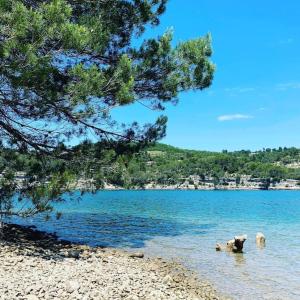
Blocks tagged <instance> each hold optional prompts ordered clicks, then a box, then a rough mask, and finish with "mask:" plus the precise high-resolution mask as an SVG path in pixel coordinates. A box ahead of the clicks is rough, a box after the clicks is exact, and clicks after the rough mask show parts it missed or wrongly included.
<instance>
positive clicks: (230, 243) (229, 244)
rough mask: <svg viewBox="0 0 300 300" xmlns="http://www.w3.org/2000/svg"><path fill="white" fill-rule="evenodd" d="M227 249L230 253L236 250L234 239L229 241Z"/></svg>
mask: <svg viewBox="0 0 300 300" xmlns="http://www.w3.org/2000/svg"><path fill="white" fill-rule="evenodd" d="M226 248H227V250H228V251H233V248H234V239H232V240H229V241H228V242H227V244H226Z"/></svg>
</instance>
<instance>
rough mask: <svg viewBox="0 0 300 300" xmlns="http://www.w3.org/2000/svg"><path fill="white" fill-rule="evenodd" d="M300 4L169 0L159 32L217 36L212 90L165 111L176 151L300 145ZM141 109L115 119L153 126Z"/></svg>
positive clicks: (133, 108) (150, 116)
mask: <svg viewBox="0 0 300 300" xmlns="http://www.w3.org/2000/svg"><path fill="white" fill-rule="evenodd" d="M299 11H300V1H299V0H289V1H279V0H264V1H257V0H252V1H239V0H228V1H223V0H186V1H183V0H170V1H169V3H168V6H167V11H166V12H165V14H164V15H163V16H162V18H161V24H160V26H159V27H158V28H155V29H152V30H150V32H147V37H149V36H156V35H159V34H162V33H163V32H164V31H166V30H167V29H168V28H170V27H173V28H174V42H178V41H183V40H187V39H190V38H195V37H199V36H202V35H204V34H206V33H207V32H210V33H211V34H212V38H213V49H214V54H213V57H212V60H213V62H214V63H215V64H216V66H217V70H216V73H215V79H214V82H213V85H212V86H211V87H210V88H209V89H207V90H205V91H202V92H200V91H199V92H198V91H197V92H187V93H183V94H180V95H179V103H178V104H177V106H168V107H167V110H166V111H165V112H164V114H166V115H167V116H168V118H169V122H168V130H167V137H166V138H165V139H164V140H163V141H162V142H164V143H167V144H171V145H174V146H178V147H182V148H188V149H201V150H218V151H219V150H222V149H228V150H239V149H251V150H256V149H262V148H267V147H271V148H274V147H279V146H296V147H300V57H299V55H300V34H299V33H300V21H299ZM159 114H161V113H155V112H153V111H149V110H147V109H146V108H145V107H143V106H141V105H133V106H128V107H126V108H121V109H118V110H116V111H115V112H114V113H113V116H114V117H116V118H117V119H118V120H122V121H132V120H137V121H139V122H141V123H144V122H148V121H153V120H155V119H156V117H157V115H159Z"/></svg>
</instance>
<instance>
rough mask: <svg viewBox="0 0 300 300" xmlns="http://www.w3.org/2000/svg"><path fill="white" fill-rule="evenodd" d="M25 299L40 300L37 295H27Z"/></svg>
mask: <svg viewBox="0 0 300 300" xmlns="http://www.w3.org/2000/svg"><path fill="white" fill-rule="evenodd" d="M25 299H26V300H39V298H38V297H37V296H35V295H27V296H26V298H25Z"/></svg>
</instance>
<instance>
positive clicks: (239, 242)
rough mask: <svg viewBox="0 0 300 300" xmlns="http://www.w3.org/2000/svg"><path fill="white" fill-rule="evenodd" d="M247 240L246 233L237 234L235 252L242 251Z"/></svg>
mask: <svg viewBox="0 0 300 300" xmlns="http://www.w3.org/2000/svg"><path fill="white" fill-rule="evenodd" d="M246 240H247V235H246V234H243V235H238V236H235V237H234V248H233V252H242V251H243V247H244V243H245V241H246Z"/></svg>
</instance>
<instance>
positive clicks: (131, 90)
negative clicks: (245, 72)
mask: <svg viewBox="0 0 300 300" xmlns="http://www.w3.org/2000/svg"><path fill="white" fill-rule="evenodd" d="M166 4H167V0H44V1H43V0H0V139H1V143H2V146H3V149H5V151H4V150H3V151H4V152H5V157H6V160H5V161H4V164H3V166H2V168H1V172H2V175H1V176H2V177H1V180H0V185H1V201H0V215H2V214H6V215H10V214H19V215H23V216H24V215H28V214H30V213H36V212H39V211H47V210H50V209H51V207H50V206H49V202H50V201H52V200H55V199H56V200H57V199H59V195H60V193H61V192H62V191H64V190H66V183H67V182H68V180H69V178H70V177H72V174H69V173H68V171H66V169H65V168H64V164H63V163H61V162H59V166H60V167H58V165H55V166H56V167H53V165H51V163H52V162H49V161H47V159H46V160H43V161H42V160H41V156H38V155H40V154H43V155H44V154H47V155H52V156H55V155H57V154H60V155H61V154H62V153H63V152H64V151H60V150H61V147H62V148H64V146H63V143H65V142H68V141H69V140H72V139H76V138H78V137H84V136H86V135H87V134H88V133H90V134H91V133H92V134H93V135H94V136H96V137H97V139H98V140H99V141H103V140H109V141H110V142H111V144H110V145H112V147H114V145H118V149H119V150H120V149H122V147H120V145H124V143H130V142H131V141H135V142H138V143H149V142H153V141H156V140H158V139H160V138H162V137H163V136H164V135H165V133H166V122H167V118H166V117H165V116H161V117H159V118H158V119H157V121H156V122H154V123H153V124H141V125H139V124H137V123H136V122H135V120H132V123H131V124H127V125H120V124H117V123H116V121H115V120H113V119H112V117H111V111H112V109H114V108H116V107H120V106H125V105H129V104H133V103H137V102H138V103H141V104H143V105H145V106H146V107H149V108H151V109H153V110H163V109H164V106H165V104H166V103H167V102H173V103H176V101H177V100H178V95H179V93H180V92H182V91H187V90H190V89H195V90H202V89H204V88H207V87H208V86H209V85H210V84H211V82H212V79H213V74H214V69H215V67H214V64H213V63H212V62H211V61H210V57H211V54H212V49H211V38H210V35H209V34H208V35H206V36H204V37H200V38H196V39H193V40H188V41H185V42H181V43H178V44H177V45H175V46H174V45H173V42H172V31H171V30H167V31H166V32H165V33H164V34H163V35H161V36H159V37H156V38H149V39H143V33H144V31H145V30H147V29H149V30H150V29H151V27H153V26H157V25H158V24H159V18H160V16H161V14H162V13H164V11H165V9H166ZM140 40H143V42H141V43H139V42H138V41H140ZM11 147H13V148H18V149H19V151H20V152H19V154H20V155H22V153H28V152H29V153H30V159H29V161H30V163H28V164H27V167H28V168H30V169H29V170H28V172H27V173H28V174H27V176H28V180H27V181H26V183H27V184H26V185H25V186H24V185H23V186H22V187H20V186H19V187H17V186H16V183H15V171H16V170H17V169H18V167H17V165H16V161H15V160H14V159H15V154H14V152H10V151H8V150H7V148H11ZM57 149H60V150H59V151H58V150H57ZM1 151H2V150H1ZM122 151H123V150H122ZM49 170H51V172H50V171H49ZM49 172H50V173H49ZM16 190H17V191H18V198H19V199H20V200H22V199H27V200H28V199H30V201H31V206H27V205H25V208H26V210H25V213H24V212H23V213H22V214H21V213H17V212H16V210H13V208H12V202H11V199H12V195H15V193H16Z"/></svg>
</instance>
